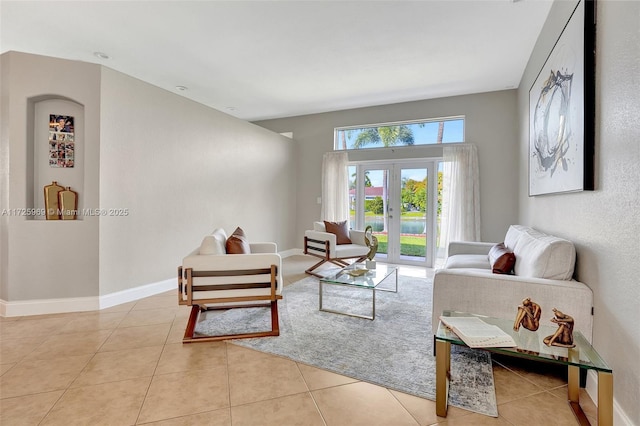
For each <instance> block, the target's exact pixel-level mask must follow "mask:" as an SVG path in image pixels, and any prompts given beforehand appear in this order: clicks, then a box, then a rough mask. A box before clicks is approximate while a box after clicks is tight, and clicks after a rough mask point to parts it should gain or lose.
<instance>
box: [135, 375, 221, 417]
mask: <svg viewBox="0 0 640 426" xmlns="http://www.w3.org/2000/svg"><path fill="white" fill-rule="evenodd" d="M227 407H229V391H228V381H227V370H226V369H225V368H215V369H212V370H194V371H189V372H183V373H171V374H163V375H159V376H154V377H153V381H152V382H151V386H150V387H149V392H148V394H147V397H146V399H145V401H144V405H143V406H142V410H141V411H140V417H139V419H138V422H139V423H145V422H152V421H158V420H164V419H169V418H173V417H179V416H185V415H190V414H197V413H203V412H206V411H211V410H215V409H219V408H227Z"/></svg>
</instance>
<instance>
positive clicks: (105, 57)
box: [93, 52, 111, 59]
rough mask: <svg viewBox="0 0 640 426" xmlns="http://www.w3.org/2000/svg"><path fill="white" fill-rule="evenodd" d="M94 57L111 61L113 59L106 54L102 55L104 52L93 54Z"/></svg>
mask: <svg viewBox="0 0 640 426" xmlns="http://www.w3.org/2000/svg"><path fill="white" fill-rule="evenodd" d="M93 56H95V57H96V58H100V59H110V58H111V57H110V56H109V55H107V54H106V53H102V52H93Z"/></svg>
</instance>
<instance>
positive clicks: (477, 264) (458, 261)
mask: <svg viewBox="0 0 640 426" xmlns="http://www.w3.org/2000/svg"><path fill="white" fill-rule="evenodd" d="M444 267H445V269H466V268H473V269H484V270H487V269H490V264H489V256H487V255H486V254H456V255H453V256H449V257H447V263H446V264H445V266H444Z"/></svg>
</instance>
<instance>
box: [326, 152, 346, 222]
mask: <svg viewBox="0 0 640 426" xmlns="http://www.w3.org/2000/svg"><path fill="white" fill-rule="evenodd" d="M348 161H349V156H348V154H347V153H346V152H344V151H337V152H327V153H325V154H324V156H323V158H322V217H321V219H322V220H327V221H332V222H340V221H343V220H348V219H349V174H348V171H347V162H348Z"/></svg>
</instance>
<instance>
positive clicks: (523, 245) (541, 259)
mask: <svg viewBox="0 0 640 426" xmlns="http://www.w3.org/2000/svg"><path fill="white" fill-rule="evenodd" d="M513 252H514V254H515V255H516V264H515V268H514V270H515V273H516V275H520V276H523V277H535V278H548V279H556V280H570V279H571V278H572V277H573V270H574V266H575V260H576V249H575V247H574V245H573V243H572V242H571V241H568V240H564V239H562V238H558V237H554V236H552V235H547V234H543V233H542V232H539V231H536V230H534V229H529V230H527V231H526V232H523V233H522V234H521V235H520V237H519V238H518V241H517V243H516V246H515V248H514V250H513Z"/></svg>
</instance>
